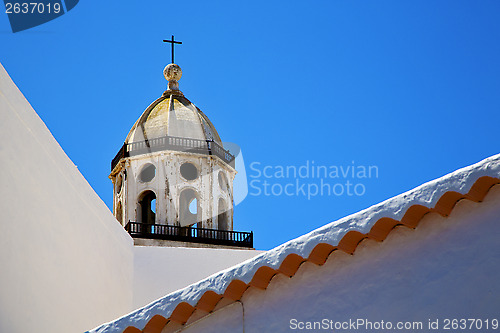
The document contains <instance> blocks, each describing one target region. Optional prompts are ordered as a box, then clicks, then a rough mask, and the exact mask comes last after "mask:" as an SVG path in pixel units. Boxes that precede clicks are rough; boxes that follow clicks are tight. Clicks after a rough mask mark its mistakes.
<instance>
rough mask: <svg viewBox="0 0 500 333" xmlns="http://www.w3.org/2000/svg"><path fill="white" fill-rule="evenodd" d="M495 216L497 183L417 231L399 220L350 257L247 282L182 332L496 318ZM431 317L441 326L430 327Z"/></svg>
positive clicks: (499, 262) (499, 255) (499, 229)
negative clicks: (266, 281) (263, 285)
mask: <svg viewBox="0 0 500 333" xmlns="http://www.w3.org/2000/svg"><path fill="white" fill-rule="evenodd" d="M499 216H500V186H498V185H497V186H496V187H494V188H493V189H492V190H491V191H490V193H489V194H488V196H487V197H486V200H485V201H484V202H483V203H479V204H478V203H472V202H470V201H464V200H463V201H460V202H459V203H458V204H457V207H456V208H455V209H454V210H453V212H452V214H451V216H450V217H448V218H442V217H440V216H438V215H437V214H428V215H427V216H426V217H424V219H423V220H422V221H421V223H420V225H419V226H418V228H417V229H416V230H409V229H407V228H404V227H398V228H397V229H396V230H395V231H393V232H392V233H391V234H390V236H389V237H388V238H387V239H386V240H385V241H384V242H383V243H376V242H375V241H365V242H363V243H362V244H361V245H360V246H359V247H358V249H357V250H356V253H355V254H354V255H353V256H350V255H347V254H345V253H342V252H337V253H334V254H332V255H331V256H330V258H329V259H328V261H327V263H326V264H325V265H324V266H321V267H318V266H315V265H314V264H311V263H305V264H303V265H302V266H301V268H300V269H299V271H298V272H297V274H296V275H295V276H294V277H293V278H291V279H290V278H287V277H283V276H277V277H275V278H274V279H273V280H272V281H271V283H270V285H269V287H268V289H267V290H266V291H262V290H258V289H255V288H251V289H250V290H249V291H248V292H247V293H246V294H245V295H244V296H243V298H242V303H243V305H242V304H240V303H233V304H232V305H229V306H226V307H221V308H220V309H219V310H216V311H215V312H213V313H212V314H211V315H209V316H207V317H204V318H203V319H201V320H199V321H193V322H188V326H187V327H186V328H185V329H184V330H182V332H184V333H194V332H203V333H210V332H214V333H215V332H217V333H224V332H228V333H229V332H230V333H234V332H246V333H252V332H255V333H257V332H298V331H302V332H332V331H333V330H299V329H292V328H291V326H290V320H291V319H296V320H297V321H301V322H307V321H312V322H314V321H321V320H323V319H328V320H333V321H339V322H343V321H349V319H353V320H357V319H367V320H369V321H371V322H372V323H373V322H380V321H381V320H384V321H385V322H387V321H391V322H393V323H394V324H396V323H397V322H399V321H403V322H405V321H412V322H413V321H416V322H419V321H420V322H423V325H424V326H423V329H422V330H416V329H413V330H412V329H410V330H406V331H414V332H417V331H418V332H437V331H439V332H443V331H445V330H443V326H442V325H443V324H444V322H443V320H444V319H446V318H448V319H453V318H457V319H461V318H467V319H468V318H480V319H483V320H484V319H489V320H491V319H493V318H496V319H500V318H499V317H500V315H499V309H500V297H499V296H500V284H499V283H498V281H499V280H500V219H499ZM243 307H244V320H243ZM193 318H196V314H195V315H194V316H193ZM429 319H431V320H432V321H435V320H436V319H439V320H440V325H441V326H440V327H439V328H440V329H439V330H429V329H428V320H429ZM190 320H192V319H190ZM243 322H244V329H243ZM484 325H485V324H484V322H483V328H484V327H485V326H484ZM167 327H168V326H167ZM167 327H166V328H165V330H164V331H167V330H168V329H167ZM348 331H357V332H364V331H367V330H366V329H365V327H359V328H358V330H344V332H348ZM396 331H397V330H396ZM401 331H404V330H401ZM448 331H454V330H448ZM465 331H467V330H465ZM465 331H464V332H465ZM475 331H478V330H475V329H472V330H468V332H475ZM336 332H340V330H336ZM367 332H368V331H367ZM393 332H394V331H393Z"/></svg>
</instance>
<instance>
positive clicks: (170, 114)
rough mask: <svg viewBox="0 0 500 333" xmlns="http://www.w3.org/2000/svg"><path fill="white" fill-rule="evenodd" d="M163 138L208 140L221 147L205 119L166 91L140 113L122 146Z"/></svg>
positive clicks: (213, 128)
mask: <svg viewBox="0 0 500 333" xmlns="http://www.w3.org/2000/svg"><path fill="white" fill-rule="evenodd" d="M165 136H174V137H181V138H189V139H198V140H211V141H215V142H217V143H218V144H220V145H222V142H221V139H220V137H219V134H218V133H217V131H216V129H215V127H214V125H213V124H212V123H211V122H210V120H209V119H208V117H207V116H206V115H205V114H204V113H203V112H202V111H201V110H200V109H198V108H197V107H196V106H195V105H194V104H193V103H191V102H190V101H189V100H188V99H187V98H186V97H184V96H183V95H182V94H179V93H176V94H172V92H169V91H168V90H167V91H166V92H165V93H164V94H163V96H162V97H160V98H158V99H157V100H156V101H154V102H153V103H152V104H151V105H150V106H149V107H148V108H147V109H146V110H145V111H144V112H143V114H142V115H141V116H140V117H139V119H138V120H137V121H136V123H135V124H134V126H133V127H132V129H131V130H130V132H129V134H128V136H127V139H126V140H125V143H132V142H141V141H149V140H151V139H156V138H161V137H165Z"/></svg>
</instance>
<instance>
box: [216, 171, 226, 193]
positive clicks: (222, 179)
mask: <svg viewBox="0 0 500 333" xmlns="http://www.w3.org/2000/svg"><path fill="white" fill-rule="evenodd" d="M218 178H219V187H220V189H221V190H222V191H223V192H227V177H226V175H225V174H224V173H223V172H222V171H219V177H218Z"/></svg>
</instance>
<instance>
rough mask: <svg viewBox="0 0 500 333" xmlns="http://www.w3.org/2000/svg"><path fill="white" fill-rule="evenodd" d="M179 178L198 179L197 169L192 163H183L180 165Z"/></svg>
mask: <svg viewBox="0 0 500 333" xmlns="http://www.w3.org/2000/svg"><path fill="white" fill-rule="evenodd" d="M181 176H182V177H184V179H186V180H195V179H196V178H198V169H197V168H196V167H195V166H194V165H193V164H192V163H188V162H186V163H184V164H182V165H181Z"/></svg>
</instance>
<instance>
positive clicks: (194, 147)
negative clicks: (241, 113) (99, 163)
mask: <svg viewBox="0 0 500 333" xmlns="http://www.w3.org/2000/svg"><path fill="white" fill-rule="evenodd" d="M163 74H164V76H165V78H166V79H167V80H168V88H167V90H166V91H165V92H164V93H163V95H162V96H161V97H160V98H158V99H157V100H155V101H154V102H153V103H152V104H151V105H150V106H149V107H148V108H147V109H146V110H145V111H144V112H143V113H142V115H141V116H140V117H139V119H138V120H137V121H136V123H135V124H134V126H133V127H132V129H131V130H130V132H129V134H128V136H127V138H126V140H125V143H124V145H123V146H122V148H121V149H120V151H119V152H118V154H117V155H116V157H115V158H114V159H113V161H112V165H111V168H112V171H111V174H110V179H111V180H112V182H113V191H114V192H113V197H114V201H113V203H114V215H115V217H116V218H117V220H118V221H119V222H120V223H121V224H122V225H123V226H124V227H125V228H126V229H127V231H128V232H129V233H130V234H131V235H132V236H133V237H134V239H135V243H136V244H137V245H159V246H162V245H163V246H186V244H187V246H191V245H192V246H197V247H199V246H203V247H205V246H231V247H233V246H237V247H252V246H253V234H252V233H246V232H235V231H233V179H234V176H235V175H236V170H235V169H234V164H233V163H234V156H232V155H231V154H230V152H229V151H226V150H225V149H224V148H223V145H222V141H221V139H220V137H219V134H218V133H217V131H216V129H215V127H214V126H213V125H212V123H211V122H210V120H209V119H208V117H207V116H206V115H205V114H204V113H203V112H202V111H201V110H200V109H198V108H197V107H196V106H195V105H194V104H192V103H191V102H190V101H189V100H188V99H187V98H186V97H185V96H184V94H183V93H182V92H181V91H180V90H179V83H178V81H179V80H180V78H181V76H182V70H181V68H180V67H179V66H178V65H176V64H173V63H172V64H169V65H167V66H166V67H165V70H164V71H163ZM179 244H182V245H179Z"/></svg>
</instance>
